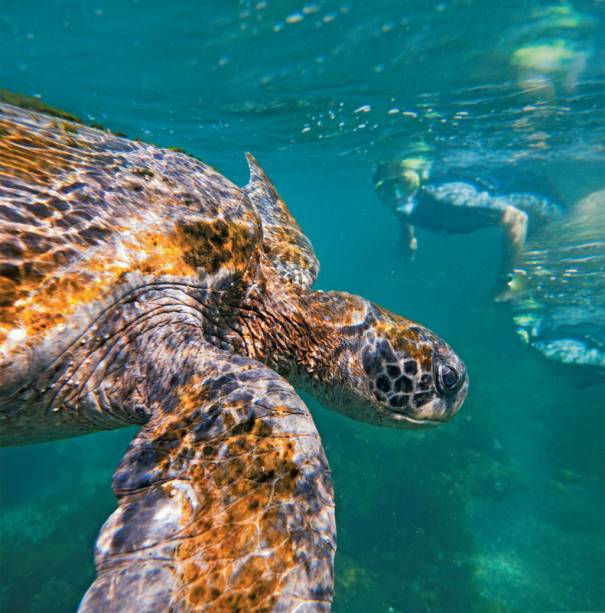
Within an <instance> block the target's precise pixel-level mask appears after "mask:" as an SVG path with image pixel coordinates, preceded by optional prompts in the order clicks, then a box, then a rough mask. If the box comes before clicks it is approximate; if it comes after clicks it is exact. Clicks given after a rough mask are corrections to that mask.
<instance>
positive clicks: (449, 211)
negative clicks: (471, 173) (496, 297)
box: [374, 158, 563, 289]
mask: <svg viewBox="0 0 605 613" xmlns="http://www.w3.org/2000/svg"><path fill="white" fill-rule="evenodd" d="M374 189H375V190H376V193H377V194H378V196H379V197H380V199H381V200H382V202H383V203H384V204H386V205H387V206H388V207H389V209H391V211H392V212H393V213H394V214H395V215H396V216H397V218H398V219H399V223H400V242H401V245H400V250H401V253H402V255H407V256H408V257H409V258H413V256H414V253H415V252H416V249H417V248H418V241H417V239H416V236H415V231H414V229H415V227H420V228H425V229H427V230H435V231H439V232H445V233H448V234H465V233H469V232H473V231H475V230H479V229H481V228H486V227H489V226H501V227H502V229H503V231H504V239H503V257H502V263H501V268H500V274H499V276H498V283H497V285H498V289H501V288H503V286H504V285H505V283H506V280H507V277H508V275H509V273H510V271H511V267H512V263H513V261H514V260H515V258H516V256H517V254H518V253H519V252H520V250H521V249H522V247H523V245H524V244H525V239H526V237H527V235H528V233H529V234H531V233H533V232H534V231H535V230H536V229H537V228H538V227H540V226H542V225H543V224H544V223H546V222H548V221H550V220H553V219H558V218H559V217H561V216H562V213H563V209H562V208H561V206H560V205H558V204H557V203H555V202H553V201H551V200H550V199H548V198H546V197H543V196H540V195H537V194H534V193H531V192H502V193H501V192H499V191H498V190H497V189H495V188H494V187H492V186H490V185H488V184H487V183H485V182H483V181H482V180H481V179H479V178H476V177H475V178H472V179H467V178H466V176H463V175H459V176H457V177H456V176H455V175H454V176H452V174H448V175H447V176H443V177H438V176H431V174H430V166H429V164H428V163H426V162H425V163H424V164H421V163H420V162H419V160H418V159H416V158H407V159H403V160H398V161H395V162H386V163H383V164H380V165H379V166H378V168H377V169H376V173H375V174H374Z"/></svg>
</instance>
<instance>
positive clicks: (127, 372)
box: [0, 103, 468, 612]
mask: <svg viewBox="0 0 605 613" xmlns="http://www.w3.org/2000/svg"><path fill="white" fill-rule="evenodd" d="M248 161H249V165H250V181H249V183H248V185H247V186H246V187H245V188H243V189H241V188H239V187H237V186H235V185H234V184H233V183H231V182H230V181H228V180H227V179H225V178H224V177H222V175H220V174H219V173H218V172H216V171H215V170H213V169H212V168H210V167H209V166H207V165H205V164H203V163H202V162H199V161H197V160H195V159H193V158H190V157H189V156H187V155H184V154H182V153H179V152H175V151H171V150H166V149H159V148H157V147H154V146H152V145H147V144H144V143H138V142H132V141H128V140H126V139H123V138H120V137H118V136H115V135H112V134H110V133H107V132H103V131H100V130H96V129H93V128H90V127H86V126H83V125H81V124H78V123H75V122H73V121H70V120H69V118H66V117H65V116H62V115H57V114H56V113H55V114H52V115H48V114H43V113H39V112H36V111H34V110H31V108H30V109H22V108H18V107H15V106H11V105H8V104H1V103H0V239H1V240H0V273H1V274H0V278H2V284H3V285H2V286H1V287H2V291H1V294H0V295H1V298H2V299H1V300H0V332H1V333H2V335H3V336H2V337H1V343H2V345H1V347H2V349H1V351H2V354H1V356H2V357H1V359H2V362H0V441H1V442H2V443H3V444H26V443H31V442H36V441H42V440H49V439H53V438H62V437H66V436H75V435H79V434H84V433H87V432H93V431H97V430H101V429H111V428H118V427H122V426H126V425H132V424H138V425H140V426H141V429H140V431H139V433H138V434H137V435H136V436H135V438H134V439H133V441H132V443H131V445H130V446H129V449H128V450H127V452H126V454H125V456H124V458H123V459H122V461H121V462H120V465H119V466H118V468H117V470H116V472H115V474H114V477H113V489H114V492H115V494H116V496H117V498H118V507H117V509H116V511H114V513H113V514H112V515H111V516H110V517H109V519H108V520H107V521H106V523H105V525H104V526H103V528H102V529H101V532H100V534H99V538H98V540H97V545H96V550H95V560H96V564H97V577H96V579H95V581H94V582H93V584H92V586H91V587H90V589H89V590H88V592H87V593H86V595H85V597H84V599H83V601H82V603H81V605H80V610H81V611H83V612H91V611H100V610H104V611H120V612H122V611H140V610H148V611H165V610H177V609H178V610H180V611H201V610H212V611H216V610H219V611H220V610H246V611H254V610H269V609H274V610H294V609H297V610H301V608H302V609H305V610H318V611H322V610H328V609H329V607H330V603H331V599H332V590H333V558H334V552H335V547H336V541H335V535H336V532H335V521H334V498H333V491H332V484H331V477H330V471H329V467H328V463H327V460H326V457H325V453H324V451H323V448H322V445H321V441H320V439H319V435H318V433H317V430H316V428H315V425H314V424H313V420H312V417H311V415H310V413H309V411H308V409H307V407H306V406H305V404H304V403H303V401H302V400H301V399H300V397H299V396H298V395H297V393H296V392H295V390H294V388H293V387H292V384H295V385H297V386H302V387H304V388H309V389H310V390H311V391H313V392H314V393H315V394H316V395H317V396H318V397H319V398H320V399H322V400H323V401H324V402H325V404H326V405H328V406H331V407H333V408H335V409H337V410H339V411H340V412H342V413H344V414H346V415H348V416H350V417H353V418H355V419H361V420H365V421H368V422H371V423H375V424H379V425H386V426H391V427H403V428H410V427H423V426H429V425H435V424H437V423H439V422H442V421H446V420H447V419H449V418H450V417H451V416H452V415H453V414H454V413H455V412H456V411H457V410H458V409H459V407H460V405H461V403H462V402H463V400H464V397H465V396H466V391H467V387H468V382H467V376H466V371H465V369H464V365H463V363H462V362H461V360H460V359H459V358H458V356H456V354H455V353H454V352H453V351H452V350H451V349H450V348H449V346H448V345H447V344H446V343H445V342H444V341H442V340H441V339H440V338H439V337H437V336H436V335H434V334H433V333H431V332H430V331H428V330H427V329H426V328H424V327H422V326H420V325H419V324H416V323H414V322H410V321H409V320H407V319H405V318H402V317H399V316H397V315H395V314H393V313H390V312H389V311H386V310H384V309H381V308H380V307H378V306H376V305H374V304H372V303H371V302H369V301H367V300H365V299H364V298H361V297H358V296H352V295H350V294H346V293H344V292H320V291H313V290H312V289H311V285H312V283H313V281H314V280H315V278H316V276H317V273H318V270H319V265H318V262H317V259H316V257H315V254H314V253H313V249H312V246H311V243H310V242H309V240H308V238H307V237H306V236H305V235H304V234H303V232H302V230H301V229H300V228H299V226H298V225H297V224H296V222H295V221H294V219H293V217H292V215H291V214H290V213H289V211H288V209H287V207H286V205H285V203H284V202H283V201H282V200H281V198H280V197H279V195H278V193H277V191H276V190H275V188H274V187H273V185H272V184H271V182H270V181H269V179H268V177H267V176H266V175H265V173H264V172H263V171H262V169H261V168H260V167H259V166H258V164H257V163H256V161H255V160H254V158H252V157H251V156H249V157H248ZM410 364H412V365H414V368H411V367H410ZM443 364H446V365H447V366H448V372H450V373H452V372H453V373H455V375H456V376H453V375H451V374H450V376H449V378H448V380H447V381H446V380H445V379H444V378H443V377H442V376H441V369H442V365H443ZM404 371H405V373H406V375H405V376H406V381H405V386H403V384H402V382H401V381H400V380H399V378H398V377H400V375H401V373H402V372H404ZM378 377H381V378H380V386H382V387H384V388H385V389H387V388H388V389H390V390H395V391H396V392H397V391H398V390H399V389H400V388H403V387H405V389H406V390H407V391H409V392H410V393H409V394H405V395H402V394H399V395H396V396H395V395H393V393H392V392H389V394H390V395H388V396H387V395H386V394H385V395H384V397H378V396H377V394H376V393H375V390H376V389H377V388H376V385H377V378H378ZM398 382H399V383H398Z"/></svg>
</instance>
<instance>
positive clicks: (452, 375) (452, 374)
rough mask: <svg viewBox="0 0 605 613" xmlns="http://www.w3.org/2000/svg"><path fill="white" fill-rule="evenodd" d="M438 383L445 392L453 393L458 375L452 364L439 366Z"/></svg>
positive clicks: (458, 378) (458, 380)
mask: <svg viewBox="0 0 605 613" xmlns="http://www.w3.org/2000/svg"><path fill="white" fill-rule="evenodd" d="M439 383H440V384H441V385H440V387H441V388H442V390H443V392H444V393H445V394H447V393H450V394H451V393H453V392H455V391H456V389H457V388H458V384H459V383H460V375H459V374H458V372H457V371H456V369H455V368H453V367H452V366H448V365H447V364H441V365H440V366H439Z"/></svg>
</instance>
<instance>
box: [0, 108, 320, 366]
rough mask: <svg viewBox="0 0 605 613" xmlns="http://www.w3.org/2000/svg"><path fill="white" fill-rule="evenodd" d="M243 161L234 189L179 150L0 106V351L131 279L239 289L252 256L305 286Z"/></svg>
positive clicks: (270, 197) (280, 218) (312, 266)
mask: <svg viewBox="0 0 605 613" xmlns="http://www.w3.org/2000/svg"><path fill="white" fill-rule="evenodd" d="M249 162H250V166H251V180H250V184H249V185H248V186H247V188H245V189H240V188H239V187H237V186H236V185H234V184H233V183H231V182H230V181H229V180H228V179H226V178H225V177H223V176H222V175H221V174H220V173H218V172H217V171H215V170H214V169H213V168H211V167H210V166H208V165H206V164H204V163H202V162H200V161H198V160H196V159H194V158H192V157H190V156H188V155H185V154H183V153H180V152H177V151H173V150H170V149H160V148H158V147H155V146H152V145H148V144H144V143H140V142H135V141H130V140H127V139H124V138H121V137H118V136H115V135H113V134H111V133H109V132H104V131H101V130H97V129H93V128H90V127H87V126H84V125H82V124H80V123H76V122H75V121H70V120H68V119H64V118H63V116H61V115H59V116H57V114H56V113H55V114H54V115H47V114H41V113H38V112H35V111H31V110H29V109H23V108H20V107H15V106H12V105H8V104H4V103H1V102H0V352H1V353H0V355H1V356H3V358H4V360H5V361H6V360H10V359H11V357H12V356H13V354H14V352H15V351H17V350H19V348H21V349H23V346H24V345H25V346H27V347H30V348H31V347H32V346H35V345H36V344H37V343H39V342H40V339H42V338H44V337H45V336H47V335H48V334H51V333H52V334H53V335H54V337H56V335H57V334H61V335H67V336H68V337H69V335H70V332H71V331H74V332H77V328H78V326H77V323H74V321H73V319H72V315H74V313H76V312H78V310H79V309H81V308H83V307H89V306H90V305H92V304H95V305H98V306H99V308H101V306H102V304H103V300H104V298H106V297H107V296H108V295H109V294H112V293H113V292H115V288H116V287H117V286H119V285H120V284H122V283H124V281H125V280H127V279H128V278H129V276H132V275H139V276H143V277H149V278H153V279H154V282H157V280H158V279H161V278H164V277H168V278H174V277H179V278H190V279H191V278H194V279H195V280H196V282H198V281H199V279H200V278H201V277H204V276H212V277H216V276H217V275H218V276H221V275H223V276H225V275H231V276H232V279H236V280H237V282H238V283H239V284H241V285H242V286H244V285H245V284H246V282H248V281H249V279H250V278H251V275H253V274H254V273H255V267H256V264H257V263H258V260H259V258H260V257H261V256H262V257H265V260H266V261H267V262H269V264H270V265H271V266H273V267H274V268H275V269H276V270H277V271H278V273H279V274H281V275H283V276H284V278H285V279H287V280H289V281H292V282H294V283H299V284H303V285H309V284H310V283H311V282H312V281H313V279H314V278H315V276H316V274H317V269H318V265H317V260H316V259H315V256H314V254H313V250H312V247H311V245H310V243H309V241H308V239H307V238H306V237H305V236H304V234H303V233H302V231H301V230H300V228H299V227H298V226H297V224H296V222H295V221H294V220H293V218H292V217H291V215H290V213H289V212H288V210H287V208H286V207H285V205H284V203H283V202H282V201H281V199H280V198H279V196H278V195H277V193H276V191H275V189H274V188H273V186H272V185H271V184H270V182H269V180H268V179H267V177H266V175H265V174H264V173H263V171H262V170H261V169H260V168H259V166H258V164H257V163H256V162H255V160H254V159H253V158H252V157H251V156H249ZM232 283H233V280H232ZM72 329H73V330H72ZM56 345H57V344H56V343H54V346H56ZM0 359H1V358H0Z"/></svg>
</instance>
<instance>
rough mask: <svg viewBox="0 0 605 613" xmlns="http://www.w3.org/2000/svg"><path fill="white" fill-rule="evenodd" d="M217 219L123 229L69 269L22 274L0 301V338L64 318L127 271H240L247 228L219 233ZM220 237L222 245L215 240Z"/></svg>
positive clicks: (246, 254)
mask: <svg viewBox="0 0 605 613" xmlns="http://www.w3.org/2000/svg"><path fill="white" fill-rule="evenodd" d="M217 225H218V224H217V223H213V224H211V223H203V222H199V223H197V224H195V225H191V226H183V227H180V228H177V229H173V230H172V231H164V232H161V233H159V232H157V231H153V230H149V231H148V230H142V231H140V232H137V233H134V234H132V235H128V234H125V235H124V237H123V238H122V239H121V240H118V241H116V242H113V243H109V244H108V245H106V246H105V247H104V248H103V249H97V250H95V251H94V252H92V253H91V255H90V257H88V258H86V259H85V260H81V261H80V262H79V264H78V265H77V266H76V267H72V269H67V270H61V269H59V270H58V271H57V270H53V269H52V265H49V269H50V273H51V274H49V275H48V276H47V277H45V278H43V280H42V282H41V281H40V279H39V278H38V275H35V276H33V278H32V277H31V276H30V277H29V278H28V277H27V276H26V275H25V274H24V276H23V277H22V278H21V282H20V283H19V284H18V285H16V284H15V286H14V287H13V288H12V290H13V291H12V293H10V294H9V295H7V296H5V302H4V304H3V305H0V344H1V343H2V342H3V341H5V340H6V336H7V334H8V333H9V332H10V330H12V329H15V328H20V329H23V330H24V331H25V332H26V337H27V338H30V339H32V337H35V336H37V335H39V334H42V333H45V332H47V331H48V330H50V329H51V328H52V327H54V326H56V325H59V324H61V323H64V322H65V321H66V320H68V318H69V316H70V315H72V314H73V313H74V311H75V310H76V309H77V308H78V307H79V306H81V305H84V304H89V303H91V302H93V301H95V300H99V299H101V298H102V297H104V296H105V295H106V294H107V293H108V292H109V291H110V290H111V288H112V287H114V286H115V285H116V284H117V283H118V282H119V281H120V279H121V278H122V277H123V276H124V275H125V274H127V273H130V272H139V273H141V274H144V275H157V276H163V275H169V276H177V277H186V276H197V274H198V268H201V269H203V270H204V271H206V272H215V271H216V269H217V267H218V266H219V265H222V266H224V267H225V268H226V269H231V270H236V271H243V270H244V269H245V268H246V266H247V264H248V260H249V259H250V257H251V247H252V246H253V245H254V243H253V242H251V241H250V237H249V235H248V228H247V227H246V226H244V225H243V224H236V223H232V224H230V225H227V224H222V226H221V230H220V233H217ZM213 240H214V241H215V243H213V242H212V241H213ZM221 240H222V241H223V243H222V245H223V249H221V248H220V246H217V245H216V243H217V242H218V241H221ZM53 273H54V274H53ZM9 296H10V297H11V299H9Z"/></svg>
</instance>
